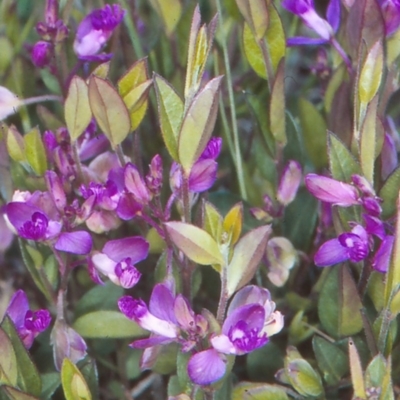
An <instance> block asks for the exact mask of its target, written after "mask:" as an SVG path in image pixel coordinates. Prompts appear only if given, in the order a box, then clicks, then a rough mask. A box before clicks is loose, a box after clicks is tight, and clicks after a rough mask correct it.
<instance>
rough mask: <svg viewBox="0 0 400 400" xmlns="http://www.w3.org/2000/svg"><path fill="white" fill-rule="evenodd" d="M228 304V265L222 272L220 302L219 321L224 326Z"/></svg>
mask: <svg viewBox="0 0 400 400" xmlns="http://www.w3.org/2000/svg"><path fill="white" fill-rule="evenodd" d="M227 305H228V294H227V280H226V266H223V267H222V273H221V295H220V298H219V303H218V311H217V321H218V323H219V324H220V325H221V326H222V324H223V322H224V316H225V310H226V306H227Z"/></svg>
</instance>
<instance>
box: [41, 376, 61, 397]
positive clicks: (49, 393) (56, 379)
mask: <svg viewBox="0 0 400 400" xmlns="http://www.w3.org/2000/svg"><path fill="white" fill-rule="evenodd" d="M60 384H61V377H60V374H59V373H58V372H47V373H45V374H42V393H41V395H40V398H41V399H42V400H49V399H52V398H53V394H54V392H55V391H56V390H57V388H58V387H59V386H60Z"/></svg>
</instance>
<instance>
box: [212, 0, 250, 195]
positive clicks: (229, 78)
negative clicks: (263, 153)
mask: <svg viewBox="0 0 400 400" xmlns="http://www.w3.org/2000/svg"><path fill="white" fill-rule="evenodd" d="M215 2H216V5H217V11H218V14H219V21H220V25H221V26H223V25H224V21H223V16H222V6H221V0H215ZM225 39H226V38H225V36H224V37H223V38H222V41H221V46H222V53H223V56H224V65H225V73H226V81H227V86H228V97H229V106H230V111H231V124H232V131H233V142H234V147H235V160H236V162H235V164H236V169H237V174H238V181H239V190H240V195H241V196H242V198H243V199H244V200H247V193H246V185H245V183H244V174H243V165H242V156H241V153H240V146H239V132H238V126H237V117H236V107H235V100H234V96H233V81H232V74H231V66H230V63H229V56H228V47H227V44H226V40H225Z"/></svg>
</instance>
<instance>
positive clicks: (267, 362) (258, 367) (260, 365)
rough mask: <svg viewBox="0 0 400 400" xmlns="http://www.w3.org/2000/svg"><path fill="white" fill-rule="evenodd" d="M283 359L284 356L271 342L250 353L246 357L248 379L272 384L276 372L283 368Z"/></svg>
mask: <svg viewBox="0 0 400 400" xmlns="http://www.w3.org/2000/svg"><path fill="white" fill-rule="evenodd" d="M284 358H285V354H284V353H283V351H282V350H281V349H280V347H279V346H278V345H277V344H275V343H273V341H270V342H268V343H267V344H266V345H265V346H262V347H260V348H258V349H256V350H254V351H252V352H251V353H249V354H248V355H247V357H246V370H247V373H248V376H249V378H250V379H251V380H252V381H253V382H263V381H268V382H269V381H270V380H271V382H272V381H273V380H274V375H275V373H276V371H278V369H280V368H282V367H283V361H284Z"/></svg>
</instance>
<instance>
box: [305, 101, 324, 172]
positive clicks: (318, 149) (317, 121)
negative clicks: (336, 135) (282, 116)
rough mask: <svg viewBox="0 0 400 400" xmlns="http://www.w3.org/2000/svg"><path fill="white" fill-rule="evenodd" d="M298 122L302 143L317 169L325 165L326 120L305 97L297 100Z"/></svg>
mask: <svg viewBox="0 0 400 400" xmlns="http://www.w3.org/2000/svg"><path fill="white" fill-rule="evenodd" d="M299 113H300V124H301V129H302V132H303V137H304V145H305V148H306V150H307V153H308V156H309V157H310V160H311V161H312V162H313V164H314V165H315V167H316V168H317V169H321V168H323V167H325V166H326V164H327V161H328V158H327V152H326V122H325V120H324V119H323V118H322V116H321V114H320V113H319V111H318V110H317V109H316V108H315V106H314V105H313V104H312V103H311V102H309V101H308V100H306V99H303V98H301V99H300V100H299Z"/></svg>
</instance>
